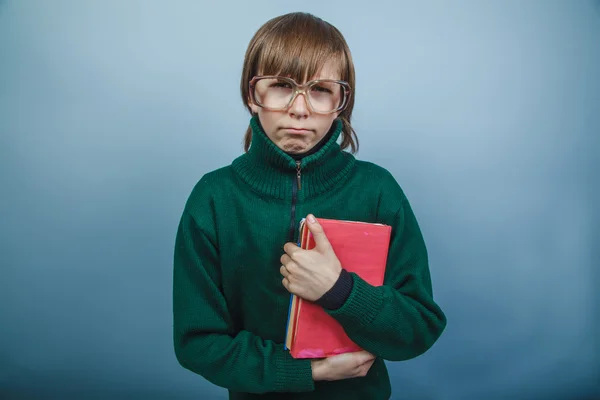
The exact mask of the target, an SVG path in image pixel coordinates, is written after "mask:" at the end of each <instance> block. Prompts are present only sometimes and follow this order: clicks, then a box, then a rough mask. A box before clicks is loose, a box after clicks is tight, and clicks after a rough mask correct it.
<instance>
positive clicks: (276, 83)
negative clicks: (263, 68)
mask: <svg viewBox="0 0 600 400" xmlns="http://www.w3.org/2000/svg"><path fill="white" fill-rule="evenodd" d="M295 91H296V87H295V85H294V84H293V83H292V82H290V81H287V80H285V79H281V78H262V79H259V80H258V81H256V83H255V88H254V99H255V101H256V102H257V103H258V105H260V106H262V107H266V108H270V109H274V110H283V109H286V108H287V107H288V105H289V104H290V101H291V99H292V97H293V96H294V93H295ZM307 94H308V101H309V102H310V105H311V106H312V108H313V109H314V111H315V112H318V113H329V112H333V111H336V110H337V109H338V108H340V106H342V105H343V104H344V103H345V101H346V96H347V94H346V88H345V87H344V86H343V85H341V84H339V83H338V82H333V81H318V82H315V83H314V84H312V85H311V86H310V87H309V88H307Z"/></svg>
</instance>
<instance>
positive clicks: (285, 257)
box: [279, 253, 292, 265]
mask: <svg viewBox="0 0 600 400" xmlns="http://www.w3.org/2000/svg"><path fill="white" fill-rule="evenodd" d="M290 261H292V259H291V258H290V256H289V255H287V254H286V253H283V255H282V256H281V257H280V258H279V262H281V264H283V265H288V264H289V262H290Z"/></svg>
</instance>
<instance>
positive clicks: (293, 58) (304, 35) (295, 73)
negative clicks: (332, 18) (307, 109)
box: [240, 12, 358, 153]
mask: <svg viewBox="0 0 600 400" xmlns="http://www.w3.org/2000/svg"><path fill="white" fill-rule="evenodd" d="M332 58H333V59H334V60H338V61H339V71H340V79H341V80H343V81H346V82H348V83H349V84H350V88H351V90H352V93H351V96H350V98H349V100H348V105H347V106H346V108H345V109H344V110H343V111H342V112H341V113H340V115H339V117H338V118H339V119H341V120H342V124H343V127H342V143H341V148H342V149H346V148H347V147H350V148H351V151H352V153H356V152H357V151H358V137H357V136H356V132H355V131H354V129H353V128H352V125H350V119H351V117H352V109H353V108H354V93H356V89H355V87H354V84H355V75H354V63H353V62H352V55H351V54H350V49H349V48H348V44H347V43H346V40H345V39H344V37H343V36H342V34H341V33H340V31H339V30H338V29H337V28H336V27H334V26H333V25H331V24H330V23H328V22H326V21H323V20H322V19H320V18H318V17H315V16H314V15H312V14H308V13H301V12H297V13H290V14H285V15H282V16H279V17H276V18H273V19H271V20H269V21H267V22H266V23H265V24H264V25H263V26H262V27H260V29H259V30H258V31H257V32H256V33H255V34H254V37H253V38H252V40H251V41H250V44H249V45H248V49H247V50H246V56H245V58H244V68H243V71H242V80H241V84H240V89H241V94H242V100H243V101H244V104H245V105H246V107H247V108H248V111H250V113H252V109H251V108H250V105H248V101H249V98H250V93H249V90H250V89H249V82H250V80H251V79H252V78H253V77H254V76H255V75H257V74H258V73H260V74H263V75H284V76H289V77H291V78H293V79H295V80H296V81H297V82H303V81H304V80H305V79H308V77H312V76H314V75H315V74H317V73H318V72H319V71H320V69H321V68H322V67H323V65H324V64H325V63H326V62H327V61H328V60H330V59H332ZM259 68H260V71H259ZM251 141H252V129H251V128H250V127H248V129H247V130H246V135H245V136H244V151H248V149H249V148H250V143H251Z"/></svg>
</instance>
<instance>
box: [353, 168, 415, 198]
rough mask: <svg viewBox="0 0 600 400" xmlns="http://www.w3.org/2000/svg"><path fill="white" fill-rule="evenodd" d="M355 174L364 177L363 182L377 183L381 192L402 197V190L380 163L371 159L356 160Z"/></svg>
mask: <svg viewBox="0 0 600 400" xmlns="http://www.w3.org/2000/svg"><path fill="white" fill-rule="evenodd" d="M355 174H356V175H357V176H359V177H360V178H361V179H364V180H365V182H368V181H370V182H372V183H373V184H375V185H377V187H378V188H379V190H380V191H381V192H382V193H387V194H389V195H392V196H400V197H404V191H403V190H402V187H401V186H400V184H399V183H398V181H397V180H396V178H395V177H394V175H393V174H392V173H391V172H390V171H389V170H388V169H387V168H385V167H383V166H381V165H378V164H375V163H373V162H371V161H365V160H356V162H355Z"/></svg>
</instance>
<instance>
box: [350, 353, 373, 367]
mask: <svg viewBox="0 0 600 400" xmlns="http://www.w3.org/2000/svg"><path fill="white" fill-rule="evenodd" d="M354 357H355V361H356V363H357V364H358V365H362V364H364V363H366V362H368V361H371V360H374V359H375V356H374V355H373V354H371V353H369V352H368V351H366V350H362V351H358V352H356V353H354Z"/></svg>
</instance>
